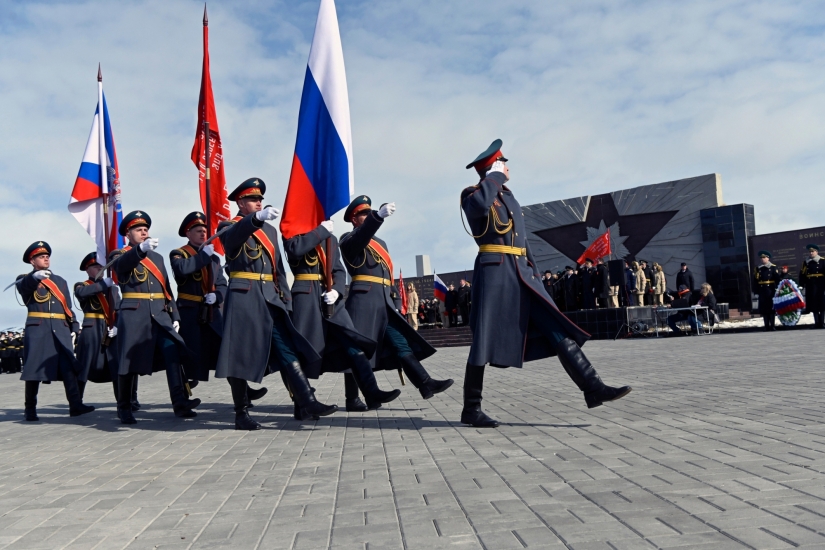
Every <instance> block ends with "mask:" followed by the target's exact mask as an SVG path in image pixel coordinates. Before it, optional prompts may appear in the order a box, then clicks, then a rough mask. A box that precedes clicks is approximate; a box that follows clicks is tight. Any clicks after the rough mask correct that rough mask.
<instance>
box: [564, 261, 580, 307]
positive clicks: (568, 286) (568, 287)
mask: <svg viewBox="0 0 825 550" xmlns="http://www.w3.org/2000/svg"><path fill="white" fill-rule="evenodd" d="M560 284H561V293H562V296H563V298H564V300H563V301H562V304H563V307H564V311H576V310H578V309H579V304H578V296H579V279H578V278H577V277H576V274H575V273H574V272H573V268H572V267H570V266H569V265H568V266H565V267H564V275H563V276H562V278H561V283H560Z"/></svg>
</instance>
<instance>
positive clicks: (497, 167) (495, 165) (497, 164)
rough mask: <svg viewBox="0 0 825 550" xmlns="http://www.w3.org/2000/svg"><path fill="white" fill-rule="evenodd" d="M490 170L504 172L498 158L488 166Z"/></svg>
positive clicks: (502, 164)
mask: <svg viewBox="0 0 825 550" xmlns="http://www.w3.org/2000/svg"><path fill="white" fill-rule="evenodd" d="M490 172H501V173H502V174H503V173H504V163H503V162H502V161H500V160H497V161H495V162H494V163H493V165H492V166H491V167H490Z"/></svg>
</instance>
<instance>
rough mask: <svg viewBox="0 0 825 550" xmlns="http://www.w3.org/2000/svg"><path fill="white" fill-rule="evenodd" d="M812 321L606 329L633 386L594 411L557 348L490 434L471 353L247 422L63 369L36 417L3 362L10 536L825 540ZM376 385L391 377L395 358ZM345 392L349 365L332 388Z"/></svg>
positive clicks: (614, 359)
mask: <svg viewBox="0 0 825 550" xmlns="http://www.w3.org/2000/svg"><path fill="white" fill-rule="evenodd" d="M818 336H820V334H819V333H818V332H814V331H812V330H797V331H793V332H778V333H770V334H764V333H750V334H735V335H714V336H708V337H701V338H696V337H692V338H675V339H664V340H662V339H659V340H657V339H642V340H632V341H620V342H610V341H599V342H591V343H589V344H587V345H586V346H585V348H584V349H585V352H586V353H587V354H588V355H589V357H590V358H591V360H592V361H593V363H594V364H595V365H596V366H597V367H598V369H599V371H600V374H601V375H602V378H603V379H604V380H605V381H606V382H607V383H629V384H631V385H632V386H633V389H634V391H633V393H631V394H630V395H629V396H628V397H627V398H625V399H624V400H622V401H619V402H616V403H614V404H608V405H606V406H603V407H600V408H597V409H593V410H591V411H588V410H587V409H586V408H585V406H584V401H583V399H582V398H581V394H580V393H579V392H578V391H576V390H575V387H574V386H573V384H572V382H571V381H570V380H569V379H568V378H567V376H566V375H565V374H564V371H563V370H562V368H561V367H560V365H559V364H558V362H557V361H556V360H555V359H553V360H546V361H540V362H536V363H529V364H528V368H525V369H523V370H521V371H518V370H513V369H509V370H505V371H499V370H496V369H490V370H488V372H489V374H488V376H487V380H486V386H487V387H488V388H489V389H487V391H486V399H485V402H484V405H485V408H486V410H487V411H488V412H489V413H490V414H491V415H494V416H496V417H497V418H499V419H500V420H501V421H503V422H504V424H503V425H502V427H501V428H499V429H497V430H478V429H474V428H468V427H464V426H461V425H460V424H459V423H458V422H457V420H458V416H459V412H460V409H461V378H462V376H463V366H464V361H465V359H466V356H467V348H452V349H442V350H440V351H439V352H438V353H437V354H436V355H435V356H434V357H433V358H431V359H429V360H427V361H426V362H425V365H426V367H427V368H428V369H429V370H430V372H431V373H432V374H433V376H435V377H448V376H449V377H453V378H455V379H456V385H455V386H454V387H453V388H451V389H450V390H448V391H447V392H446V393H443V394H440V395H437V396H436V397H435V398H433V399H431V400H429V401H425V400H423V399H421V398H420V397H419V395H418V393H417V392H416V391H415V390H414V389H413V388H412V386H410V385H407V386H406V387H405V388H403V394H402V397H401V398H400V399H398V400H397V401H395V402H394V403H391V404H390V405H389V406H385V408H384V409H382V410H380V411H378V412H371V413H366V414H347V413H343V412H342V413H338V414H335V415H333V416H330V417H326V418H323V419H321V420H320V421H318V422H314V423H313V422H308V423H298V422H296V421H294V420H292V419H291V403H290V402H289V398H288V396H287V395H286V392H285V391H284V390H283V389H282V387H281V385H280V378H279V377H278V376H277V375H276V376H274V377H269V378H267V379H266V383H267V385H268V386H269V387H270V393H269V395H267V396H266V397H265V398H264V399H263V400H262V401H261V402H260V404H259V405H258V406H256V407H255V409H253V411H252V413H253V415H254V416H255V417H256V418H257V419H258V420H259V421H261V422H263V423H264V428H265V429H264V430H262V431H259V432H236V431H235V430H233V429H232V427H233V425H232V423H231V422H232V420H233V415H232V409H231V405H230V401H231V400H230V395H229V387H228V385H227V384H226V382H225V381H223V380H218V381H213V382H210V383H207V384H201V385H200V386H199V387H198V388H197V389H196V395H197V396H198V397H200V398H201V399H203V401H204V404H203V405H202V406H201V407H200V408H199V409H198V412H199V416H198V417H197V418H195V419H193V420H186V421H184V420H180V419H177V418H175V417H174V416H173V415H172V413H171V409H170V406H169V404H168V392H167V389H166V382H165V379H164V377H163V375H160V376H158V375H156V376H153V377H151V378H148V377H143V378H141V381H140V384H141V393H140V400H141V402H142V404H143V405H144V408H143V409H142V410H141V411H140V412H138V413H136V417H137V419H138V421H139V423H138V424H137V425H136V426H134V427H125V426H122V425H121V424H120V423H119V422H118V421H117V419H116V417H115V408H114V404H113V403H112V401H113V396H112V391H111V388H110V387H108V386H104V385H94V384H90V385H89V388H88V389H87V392H86V393H87V399H86V401H87V402H88V403H91V404H94V405H96V406H98V407H99V409H98V410H97V411H95V412H93V413H91V414H89V415H86V416H83V417H81V418H71V419H70V418H69V417H68V414H67V404H66V402H65V397H64V395H63V390H62V386H61V385H60V384H52V385H51V386H44V387H43V388H42V389H41V392H40V404H39V413H40V418H41V421H40V422H39V423H25V422H23V421H22V409H23V384H22V382H20V381H19V380H18V375H2V376H0V409H2V411H0V445H2V446H0V472H2V474H0V548H26V549H37V548H44V549H45V548H48V549H56V548H77V549H91V548H101V549H103V548H105V549H110V548H140V549H143V548H146V549H154V548H181V549H182V548H233V549H246V548H249V549H252V548H262V549H282V548H283V549H314V548H334V549H342V550H343V549H359V550H364V549H369V550H376V549H383V548H387V549H395V548H399V549H402V548H407V549H417V548H423V549H428V550H434V549H438V548H467V549H474V548H486V549H488V550H499V549H501V550H504V549H511V548H512V549H521V548H574V549H577V550H579V549H581V550H590V549H593V550H595V549H614V550H618V549H630V548H634V549H635V548H709V549H710V548H713V549H727V548H731V549H738V548H752V549H756V548H759V549H761V548H792V547H793V548H825V427H823V418H824V417H825V404H823V399H822V398H821V394H820V391H819V389H820V388H821V387H822V385H823V382H825V373H823V366H825V365H824V364H823V356H822V354H821V352H820V351H818V349H817V346H816V344H815V343H814V342H815V341H817V340H819V338H818ZM378 378H379V383H380V384H381V385H382V386H383V387H385V388H387V387H389V386H391V385H392V386H398V385H399V380H398V377H397V376H396V375H395V373H390V374H385V373H380V375H379V377H378ZM316 386H317V389H318V393H317V395H318V396H319V398H320V399H321V400H322V401H325V402H338V403H339V404H343V379H342V377H340V376H326V377H324V378H322V379H321V380H320V381H319V382H318V383H317V385H316Z"/></svg>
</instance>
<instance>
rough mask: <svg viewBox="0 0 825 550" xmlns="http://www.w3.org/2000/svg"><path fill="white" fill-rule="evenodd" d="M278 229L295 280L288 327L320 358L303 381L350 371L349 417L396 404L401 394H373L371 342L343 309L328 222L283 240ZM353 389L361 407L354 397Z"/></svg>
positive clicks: (337, 255) (342, 278) (342, 282)
mask: <svg viewBox="0 0 825 550" xmlns="http://www.w3.org/2000/svg"><path fill="white" fill-rule="evenodd" d="M284 229H285V228H284V227H283V225H282V226H281V234H282V235H283V236H284V239H283V241H284V250H285V251H286V255H287V259H288V261H289V266H290V268H291V269H292V274H293V275H294V277H295V281H294V282H293V283H292V322H293V323H294V324H295V328H296V329H298V332H300V333H301V334H302V335H303V336H304V337H305V338H306V339H307V340H308V341H309V343H310V344H312V347H313V348H315V350H316V351H317V352H318V354H319V355H321V357H323V363H322V364H321V368H320V369H317V370H315V371H312V372H306V371H305V373H306V375H307V377H308V378H318V376H319V375H320V374H321V372H342V371H344V370H347V369H351V372H345V373H344V393H345V397H346V408H347V411H350V412H363V411H366V410H372V409H378V408H380V407H381V404H382V403H389V402H390V401H392V400H394V399H396V398H397V397H398V396H399V395H401V392H400V391H399V390H393V391H389V392H385V391H382V390H381V389H379V387H378V382H377V381H376V380H375V374H373V372H372V366H371V365H370V358H371V357H372V356H373V354H374V353H375V348H376V342H375V341H374V340H372V339H370V338H368V337H366V336H364V335H363V334H361V333H360V332H358V329H356V328H355V325H353V323H352V319H350V316H349V313H348V312H347V309H346V308H345V307H344V293H345V291H346V279H347V274H346V271H345V270H344V266H343V265H342V264H341V252H340V250H339V249H338V239H337V238H335V235H333V234H332V230H333V223H332V221H331V220H327V221H323V222H321V224H320V225H319V226H318V227H316V228H315V229H313V230H312V231H309V232H307V233H303V234H300V235H291V236H290V237H289V238H286V236H285V235H286V234H285V233H284ZM327 241H329V243H328V244H329V246H327ZM328 253H329V254H330V255H329V256H328ZM327 262H329V264H330V271H331V274H332V285H331V288H330V289H329V290H327V286H326V277H327ZM328 308H332V309H331V312H332V314H331V315H329V316H327V315H326V314H325V309H328ZM359 388H360V389H361V391H362V392H363V393H364V397H365V398H366V400H367V403H366V404H364V402H363V401H361V399H360V398H359V397H358V389H359Z"/></svg>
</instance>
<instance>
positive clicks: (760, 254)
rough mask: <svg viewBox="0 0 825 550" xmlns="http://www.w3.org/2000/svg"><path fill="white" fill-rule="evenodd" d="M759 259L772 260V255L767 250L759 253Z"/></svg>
mask: <svg viewBox="0 0 825 550" xmlns="http://www.w3.org/2000/svg"><path fill="white" fill-rule="evenodd" d="M759 257H760V258H767V259H769V260H770V259H771V253H770V252H768V251H767V250H760V251H759Z"/></svg>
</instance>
